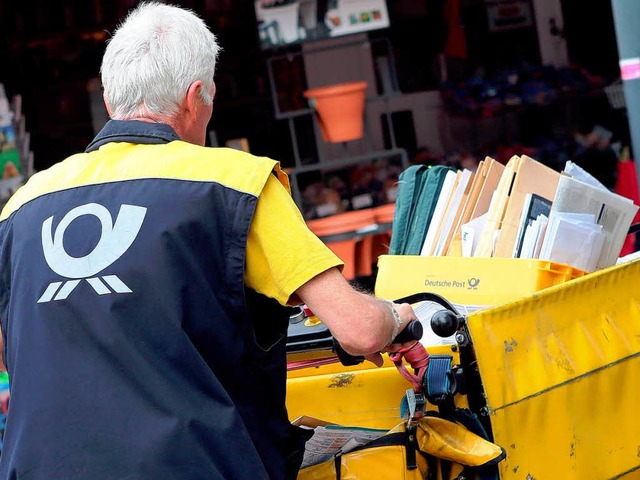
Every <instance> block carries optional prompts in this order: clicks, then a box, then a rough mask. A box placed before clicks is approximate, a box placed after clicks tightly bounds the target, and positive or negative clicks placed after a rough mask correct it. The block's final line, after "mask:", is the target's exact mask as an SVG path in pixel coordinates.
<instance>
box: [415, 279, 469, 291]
mask: <svg viewBox="0 0 640 480" xmlns="http://www.w3.org/2000/svg"><path fill="white" fill-rule="evenodd" d="M479 283H480V279H479V278H475V277H471V278H469V279H467V280H432V279H429V278H427V279H426V280H425V281H424V286H425V287H431V288H466V289H467V290H477V288H478V284H479Z"/></svg>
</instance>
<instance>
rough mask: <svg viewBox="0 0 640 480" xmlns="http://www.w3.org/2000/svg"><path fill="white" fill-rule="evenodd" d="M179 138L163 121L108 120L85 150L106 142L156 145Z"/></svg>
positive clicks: (95, 148)
mask: <svg viewBox="0 0 640 480" xmlns="http://www.w3.org/2000/svg"><path fill="white" fill-rule="evenodd" d="M174 140H180V137H178V134H177V133H176V132H175V131H174V130H173V128H171V127H170V126H169V125H167V124H165V123H152V122H141V121H139V120H109V121H108V122H107V123H106V124H105V126H104V127H103V128H102V130H100V132H99V133H98V135H96V138H94V139H93V141H92V142H91V143H90V144H89V146H88V147H87V149H86V150H85V152H87V153H89V152H93V151H94V150H97V149H99V148H100V147H101V146H103V145H104V144H106V143H110V142H127V143H142V144H147V145H157V144H162V143H169V142H173V141H174Z"/></svg>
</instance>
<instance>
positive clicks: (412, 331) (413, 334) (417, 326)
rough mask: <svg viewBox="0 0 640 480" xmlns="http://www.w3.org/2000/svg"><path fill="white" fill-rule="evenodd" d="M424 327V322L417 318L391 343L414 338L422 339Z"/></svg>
mask: <svg viewBox="0 0 640 480" xmlns="http://www.w3.org/2000/svg"><path fill="white" fill-rule="evenodd" d="M423 333H424V329H423V328H422V324H421V323H420V322H418V321H416V320H413V321H411V322H409V323H408V324H407V326H406V328H405V329H404V330H402V331H401V332H400V333H399V334H398V336H397V337H396V338H394V339H393V341H392V342H391V343H405V342H410V341H412V340H420V339H421V338H422V334H423Z"/></svg>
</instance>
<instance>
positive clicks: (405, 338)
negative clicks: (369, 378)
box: [333, 320, 424, 367]
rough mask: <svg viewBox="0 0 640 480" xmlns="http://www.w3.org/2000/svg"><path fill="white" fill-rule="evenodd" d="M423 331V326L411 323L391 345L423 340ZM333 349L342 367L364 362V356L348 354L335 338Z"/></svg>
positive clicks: (414, 322)
mask: <svg viewBox="0 0 640 480" xmlns="http://www.w3.org/2000/svg"><path fill="white" fill-rule="evenodd" d="M423 331H424V330H423V328H422V324H421V323H420V322H418V321H415V320H414V321H412V322H409V323H408V324H407V326H406V328H405V329H404V330H402V331H401V332H400V333H399V334H398V336H397V337H396V338H394V339H393V342H391V343H405V342H410V341H412V340H416V341H417V340H420V339H421V338H422V333H423ZM333 349H334V350H335V352H336V355H337V356H338V358H339V359H340V363H342V365H345V366H347V367H348V366H351V365H359V364H360V363H362V362H364V357H363V356H362V355H351V354H349V353H347V352H346V351H345V350H344V348H342V346H341V345H340V344H339V343H338V341H337V340H336V339H335V338H334V339H333Z"/></svg>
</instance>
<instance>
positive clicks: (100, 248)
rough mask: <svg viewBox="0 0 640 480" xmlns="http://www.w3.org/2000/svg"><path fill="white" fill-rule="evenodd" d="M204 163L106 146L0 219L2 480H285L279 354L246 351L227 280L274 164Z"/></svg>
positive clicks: (23, 195) (62, 168) (165, 148)
mask: <svg viewBox="0 0 640 480" xmlns="http://www.w3.org/2000/svg"><path fill="white" fill-rule="evenodd" d="M203 151H204V149H201V148H200V147H196V146H193V145H188V144H185V143H183V142H172V143H170V144H168V145H131V144H128V143H109V144H107V145H105V146H103V147H101V149H100V150H99V151H96V152H93V153H90V154H85V155H80V156H76V157H72V158H71V159H69V160H67V161H65V162H63V163H62V164H59V165H57V166H55V167H54V168H52V169H50V171H47V172H43V174H41V175H40V176H39V177H38V178H36V179H34V181H33V182H32V183H30V184H29V185H28V186H27V187H26V188H25V189H24V190H23V191H21V192H19V195H17V199H16V200H15V201H14V204H15V206H12V205H10V206H9V207H8V208H9V210H7V211H5V212H4V215H3V217H4V218H3V220H2V222H1V223H0V239H1V240H0V241H1V244H0V248H1V255H0V267H1V268H0V271H1V272H2V277H1V278H0V291H1V292H2V293H1V294H0V315H1V318H2V321H3V323H2V328H3V334H4V335H5V348H6V352H7V356H6V358H5V360H6V363H7V367H8V369H9V373H10V376H11V380H12V384H11V394H12V407H10V411H9V418H8V423H7V430H6V436H5V443H4V451H3V456H2V461H1V463H0V472H1V475H0V477H1V478H3V479H4V478H20V477H21V476H22V475H26V474H27V473H30V474H31V476H30V477H29V478H33V479H40V478H42V479H45V478H46V479H52V478H64V479H65V480H66V479H73V478H94V479H103V478H172V479H178V478H185V479H186V478H189V479H193V478H237V479H240V478H278V477H279V476H282V478H284V476H285V473H284V472H285V471H286V466H285V465H284V457H285V454H283V452H282V451H279V450H285V451H287V450H290V449H291V447H293V446H294V444H296V443H300V441H301V439H300V438H299V437H297V436H296V434H295V433H294V432H293V431H292V430H288V429H287V427H288V423H287V418H286V411H285V410H284V408H283V405H284V401H283V397H284V378H282V376H273V375H269V374H266V373H265V372H268V371H269V370H270V369H273V371H278V372H280V371H284V369H283V368H282V367H283V365H282V362H283V359H284V355H282V350H281V349H282V348H283V346H282V345H278V346H277V347H276V348H273V349H271V350H269V351H265V350H263V349H261V348H258V347H257V345H256V342H255V339H254V332H253V329H252V326H251V319H250V315H249V313H248V311H247V307H246V303H245V289H244V283H243V270H244V259H245V248H246V239H247V235H248V231H249V226H250V223H251V218H252V215H253V212H254V209H255V205H256V202H257V197H258V195H259V193H260V189H261V188H262V185H263V184H264V182H265V181H266V178H267V177H268V176H269V175H270V172H271V168H272V167H273V165H272V164H270V163H268V162H266V161H260V162H258V161H254V160H255V159H253V158H252V162H254V163H252V165H251V167H252V169H251V170H246V169H243V167H242V165H243V162H246V161H247V160H246V159H245V160H243V159H242V158H236V159H234V162H235V163H232V165H234V164H235V165H236V166H235V167H233V166H231V167H229V164H230V162H228V161H224V162H223V163H221V166H220V168H212V167H213V165H212V162H216V158H215V157H213V156H211V155H210V156H209V158H208V159H206V160H203V159H202V158H198V157H197V156H194V153H202V152H203ZM208 151H210V150H208ZM234 155H235V154H234ZM223 165H224V166H223ZM245 167H246V165H245ZM210 172H215V173H210ZM279 328H281V329H282V328H286V323H284V324H283V323H281V324H280V327H279ZM282 343H283V342H280V344H282ZM239 371H242V376H243V378H238V375H239V374H238V372H239ZM263 392H264V394H263ZM256 398H259V399H260V405H261V406H262V407H263V410H262V412H263V413H264V416H262V417H261V418H258V417H257V416H256V415H255V408H256V403H257V400H256ZM14 406H15V408H13V407H14ZM259 452H260V453H259Z"/></svg>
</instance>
